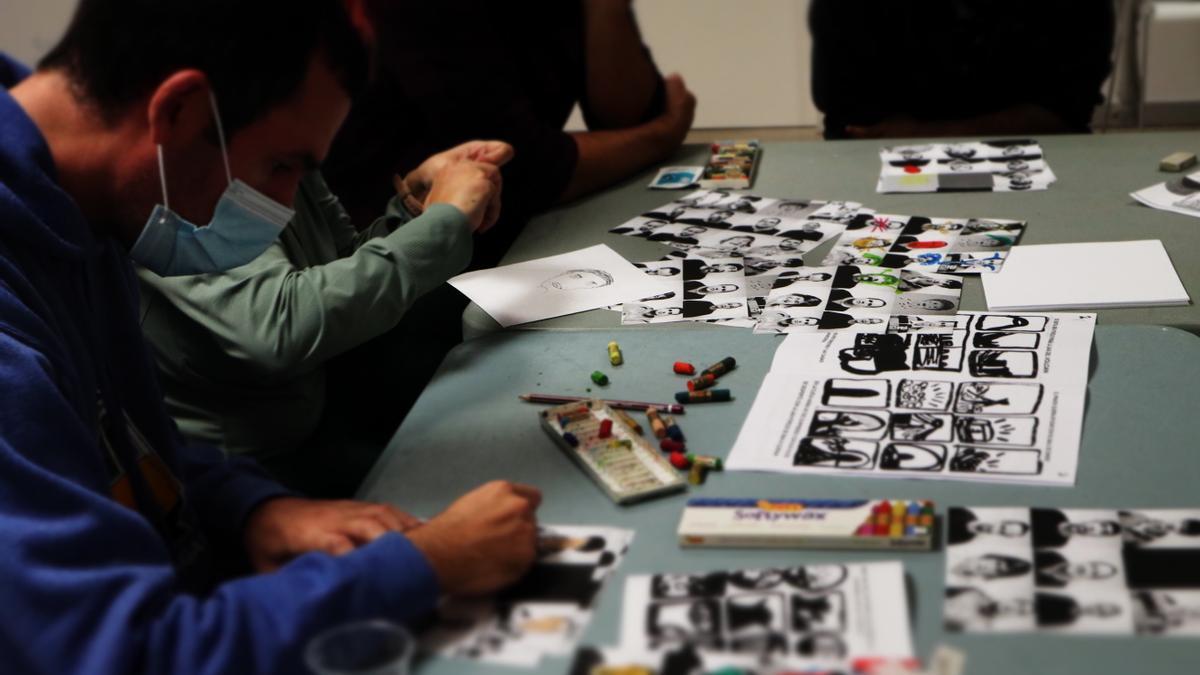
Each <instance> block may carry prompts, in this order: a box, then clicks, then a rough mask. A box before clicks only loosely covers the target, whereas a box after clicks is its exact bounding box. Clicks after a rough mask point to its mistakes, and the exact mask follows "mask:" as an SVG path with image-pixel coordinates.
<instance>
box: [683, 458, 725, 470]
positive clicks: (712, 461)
mask: <svg viewBox="0 0 1200 675" xmlns="http://www.w3.org/2000/svg"><path fill="white" fill-rule="evenodd" d="M688 460H689V461H690V462H691V463H692V464H699V465H701V466H703V467H704V468H706V469H712V470H713V471H722V470H724V469H725V463H724V462H723V461H721V458H720V457H710V456H708V455H688Z"/></svg>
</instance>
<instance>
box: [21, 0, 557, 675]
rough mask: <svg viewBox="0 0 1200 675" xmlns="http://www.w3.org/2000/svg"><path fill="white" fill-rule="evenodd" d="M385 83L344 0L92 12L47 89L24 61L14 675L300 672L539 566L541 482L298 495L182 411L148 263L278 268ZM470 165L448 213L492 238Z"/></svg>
mask: <svg viewBox="0 0 1200 675" xmlns="http://www.w3.org/2000/svg"><path fill="white" fill-rule="evenodd" d="M273 35H286V36H287V39H286V40H280V41H271V40H269V39H268V38H269V37H270V36H273ZM364 71H365V56H364V54H363V53H362V47H361V45H360V44H359V42H358V39H357V36H356V35H355V33H354V30H353V28H352V27H351V26H350V24H349V22H348V21H347V20H346V17H345V15H344V12H343V10H342V8H341V3H340V2H339V1H338V0H310V1H308V2H305V3H303V5H302V7H300V6H298V5H297V4H296V3H294V2H284V1H283V0H205V1H203V2H202V1H200V0H170V1H167V0H81V1H80V2H79V4H78V7H77V10H76V14H75V17H74V18H73V20H72V22H71V25H70V27H69V28H68V31H67V34H66V35H65V37H64V38H63V40H62V41H61V42H60V43H59V44H58V46H56V47H55V48H54V49H53V50H52V51H51V53H50V54H49V55H48V56H47V58H46V59H45V60H44V61H43V63H42V64H41V65H40V67H39V69H38V71H37V72H35V73H33V74H30V73H29V72H28V71H27V70H26V69H25V68H24V67H22V66H20V65H19V64H16V63H15V62H12V61H10V60H8V59H7V58H6V57H3V56H2V55H0V86H2V88H0V463H2V464H3V466H4V470H3V471H0V547H2V548H3V550H4V551H5V555H4V556H0V576H2V577H3V578H4V579H5V583H4V584H0V603H3V606H4V607H6V609H7V610H8V612H9V619H8V620H6V621H5V622H3V624H2V625H0V663H3V664H4V667H3V668H4V669H5V670H6V671H9V670H11V671H12V672H20V673H74V672H105V673H112V672H146V673H192V672H230V673H234V672H236V673H252V672H284V673H292V672H300V671H301V668H302V666H301V664H300V654H301V653H302V650H303V646H304V644H305V642H306V641H307V640H308V639H309V638H310V637H312V635H313V634H314V633H316V632H318V631H320V630H323V629H325V628H327V627H330V626H332V625H336V624H339V623H343V622H347V621H352V620H357V619H365V618H370V617H380V616H384V617H389V618H391V619H393V620H407V619H409V618H412V617H416V616H418V615H420V614H422V613H424V612H426V611H428V610H429V609H431V608H432V607H433V606H434V604H435V602H436V600H437V597H438V595H439V594H440V593H445V594H470V593H478V592H486V591H490V590H494V589H497V588H499V587H502V586H504V585H506V584H508V583H510V582H511V581H513V580H514V579H516V578H517V577H519V576H520V575H521V574H522V573H523V572H524V570H526V569H527V568H528V566H529V564H530V562H531V561H532V559H533V557H534V554H535V549H536V547H535V542H536V520H535V518H534V511H535V509H536V507H537V504H538V501H539V499H540V496H539V494H538V493H537V491H536V490H534V489H533V488H529V487H525V486H520V485H513V484H508V483H489V484H488V485H485V486H483V487H482V488H479V489H477V490H475V491H473V492H471V493H469V494H468V495H466V496H465V497H463V498H461V499H459V500H458V501H456V502H454V503H453V504H451V505H450V506H449V508H447V510H446V511H444V512H443V513H442V514H440V515H437V516H435V517H433V518H431V519H430V520H429V521H428V522H425V523H422V522H421V521H418V520H417V519H416V518H413V517H412V516H409V515H407V514H405V513H403V512H401V511H399V510H397V509H395V508H393V507H391V506H386V505H376V504H363V503H356V502H350V501H341V502H318V501H309V500H304V499H298V498H295V497H293V496H291V495H289V494H288V493H287V492H286V491H285V490H283V489H282V488H280V487H279V486H278V485H277V484H275V483H274V482H272V481H271V480H269V479H267V478H266V477H265V476H264V475H262V474H261V473H260V472H258V471H257V470H256V468H255V467H254V465H252V464H250V463H246V462H243V461H241V460H227V459H225V458H224V456H223V455H222V454H221V453H220V452H219V451H217V450H215V449H213V448H209V447H203V446H189V445H186V444H184V443H183V442H182V441H181V439H180V437H179V434H178V432H177V430H176V429H175V427H174V425H173V424H172V423H171V421H170V419H169V418H168V417H167V415H166V413H165V411H164V409H163V405H162V396H161V393H160V392H159V390H158V387H157V384H156V382H155V376H154V371H153V365H152V363H151V362H150V359H149V357H148V355H147V353H146V348H145V343H144V342H143V340H142V337H141V332H140V330H139V326H138V317H137V296H136V280H135V278H134V275H133V272H132V269H131V267H130V265H129V260H128V255H127V252H128V253H129V254H132V255H133V257H134V258H135V259H137V260H138V261H139V262H141V263H142V264H143V265H145V266H146V267H147V268H148V269H152V270H155V271H156V272H158V273H160V274H196V273H203V272H218V271H222V270H225V269H227V268H229V267H232V266H235V265H239V264H242V263H244V262H246V261H249V260H252V259H254V258H256V257H258V256H259V255H260V254H261V253H262V252H263V250H264V248H266V247H267V246H268V245H270V243H271V241H272V239H273V238H274V237H275V236H276V235H277V234H278V232H279V229H280V227H282V225H283V224H284V223H286V222H287V220H288V218H289V216H290V211H289V209H287V208H286V207H283V206H281V205H280V204H279V202H283V203H289V204H290V203H292V200H293V197H294V194H295V192H296V189H297V184H298V183H299V181H300V179H301V176H302V175H303V173H304V169H305V168H307V167H310V166H312V165H315V164H316V163H317V162H318V161H319V160H320V159H321V157H323V155H324V154H325V152H326V151H327V148H328V145H329V142H330V139H331V138H332V136H333V134H334V131H335V130H336V129H337V127H338V125H339V124H340V123H341V121H342V118H343V117H344V116H345V114H346V111H347V109H348V107H349V95H350V94H351V93H352V92H354V91H356V90H357V89H358V88H359V87H360V86H361V83H362V80H363V79H364V77H365V76H364V74H363V73H364ZM226 141H228V143H226ZM455 164H456V167H455V168H453V169H447V171H448V172H451V173H455V174H456V175H458V174H461V175H459V179H458V180H450V178H449V177H447V176H445V175H444V176H443V178H444V181H443V182H444V184H445V185H450V184H460V185H464V184H465V185H467V186H473V188H471V189H465V188H464V189H462V190H461V191H459V192H456V196H455V197H453V198H449V197H448V198H447V203H448V204H450V206H448V207H447V208H456V209H459V210H460V211H461V212H462V214H463V216H465V217H466V220H467V221H468V222H471V223H475V224H478V223H480V222H482V220H483V219H484V218H485V213H486V212H487V211H488V208H489V204H493V199H494V197H495V188H496V186H495V184H494V183H493V182H492V181H491V180H490V179H489V178H488V175H489V173H490V171H491V169H490V168H489V167H486V166H484V165H482V164H479V163H476V162H471V161H460V162H456V163H455ZM194 224H207V227H196V226H195V225H194ZM251 569H253V570H254V571H257V572H259V573H261V574H259V575H257V576H246V577H244V578H240V579H236V580H228V578H229V576H230V575H231V574H233V573H237V572H242V571H250V570H251Z"/></svg>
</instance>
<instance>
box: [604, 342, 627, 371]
mask: <svg viewBox="0 0 1200 675" xmlns="http://www.w3.org/2000/svg"><path fill="white" fill-rule="evenodd" d="M608 362H609V363H611V364H613V365H614V366H619V365H621V364H622V363H625V357H623V356H622V355H621V346H620V345H618V344H617V343H616V341H613V342H610V343H608Z"/></svg>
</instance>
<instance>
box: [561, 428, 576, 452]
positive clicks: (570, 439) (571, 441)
mask: <svg viewBox="0 0 1200 675" xmlns="http://www.w3.org/2000/svg"><path fill="white" fill-rule="evenodd" d="M562 437H563V440H564V441H566V442H567V445H569V446H571V447H572V448H577V447H579V439H578V438H575V434H573V433H571V432H569V431H568V432H567V433H565V434H563V435H562Z"/></svg>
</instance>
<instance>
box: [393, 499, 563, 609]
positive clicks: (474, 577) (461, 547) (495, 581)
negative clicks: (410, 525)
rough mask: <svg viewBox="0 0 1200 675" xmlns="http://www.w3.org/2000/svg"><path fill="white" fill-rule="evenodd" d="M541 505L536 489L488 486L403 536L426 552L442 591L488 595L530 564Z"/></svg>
mask: <svg viewBox="0 0 1200 675" xmlns="http://www.w3.org/2000/svg"><path fill="white" fill-rule="evenodd" d="M541 501H542V495H541V493H540V492H538V491H537V490H536V489H535V488H532V487H529V486H526V485H517V484H515V483H508V482H504V481H495V482H491V483H487V484H485V485H483V486H482V487H479V488H476V489H475V490H472V491H471V492H468V493H467V494H466V495H464V496H463V497H460V498H459V499H458V501H456V502H454V503H453V504H451V505H450V507H449V508H447V509H446V510H445V511H443V512H442V513H441V514H440V515H438V516H437V517H435V518H432V519H430V520H429V521H428V522H427V523H425V524H424V525H422V526H420V527H417V528H415V529H413V530H410V531H408V532H407V533H406V534H405V536H407V537H408V538H409V540H410V541H411V542H412V543H413V545H414V546H416V547H417V548H418V549H419V550H420V551H421V552H422V553H423V554H425V558H426V560H428V561H429V564H430V566H431V567H433V569H434V572H435V573H436V574H437V578H438V583H439V585H440V586H441V588H442V592H443V593H446V594H449V595H479V594H483V593H490V592H492V591H495V590H498V589H500V588H503V587H505V586H507V585H509V584H511V583H512V582H514V581H516V580H517V579H519V578H520V577H521V575H523V574H524V573H525V572H526V571H527V570H528V569H529V566H530V565H532V564H533V560H534V558H535V557H536V555H537V532H538V530H537V519H536V517H535V515H534V512H535V511H536V510H537V507H538V504H540V503H541Z"/></svg>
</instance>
